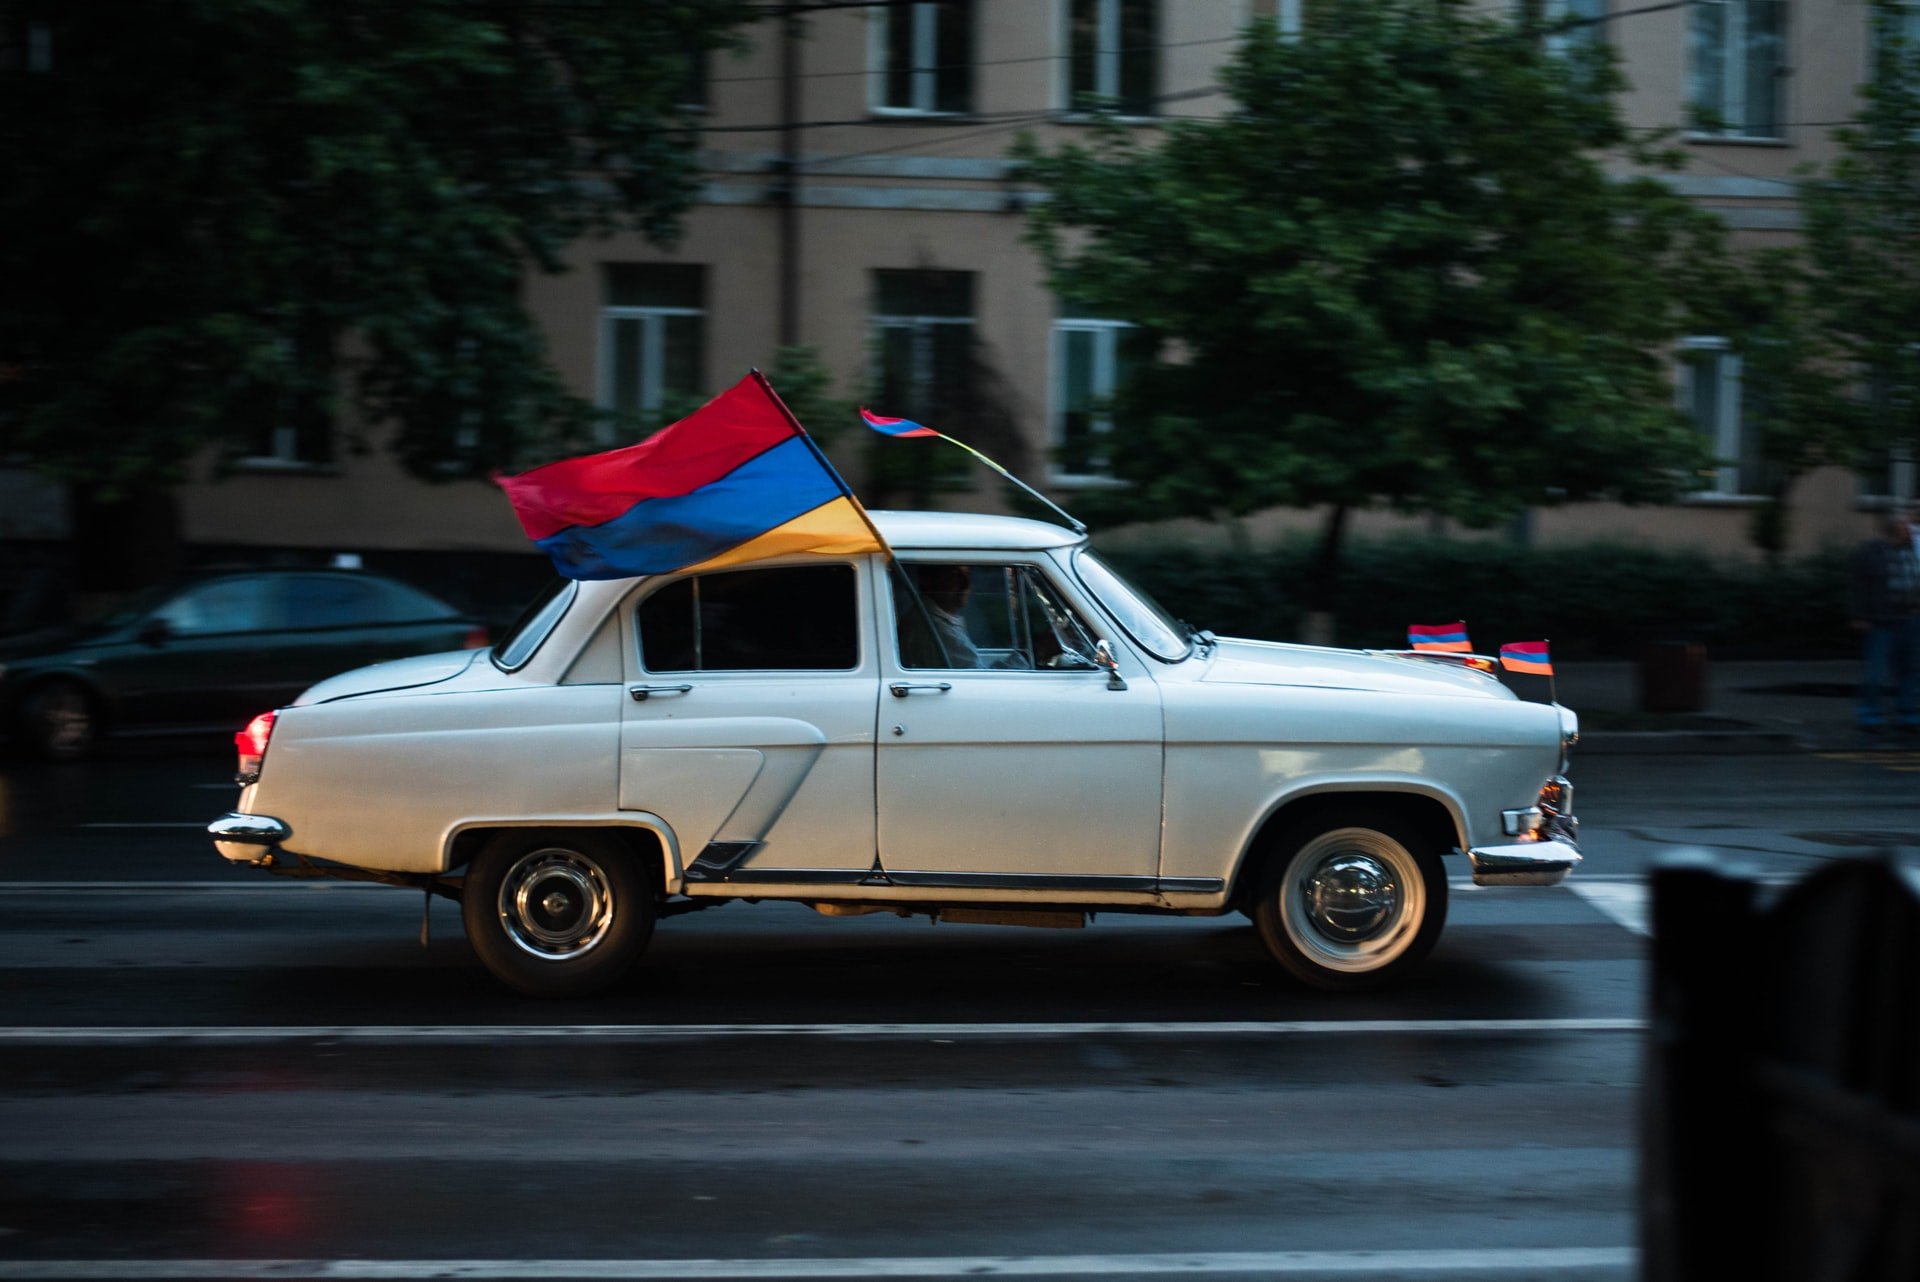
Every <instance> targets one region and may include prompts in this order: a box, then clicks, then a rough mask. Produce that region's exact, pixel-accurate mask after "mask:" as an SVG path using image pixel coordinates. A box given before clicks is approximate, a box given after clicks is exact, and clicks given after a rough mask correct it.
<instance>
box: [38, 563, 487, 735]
mask: <svg viewBox="0 0 1920 1282" xmlns="http://www.w3.org/2000/svg"><path fill="white" fill-rule="evenodd" d="M486 644H487V633H486V629H485V628H484V627H483V626H481V624H480V623H479V622H478V621H476V620H474V619H471V618H468V617H467V616H465V615H463V614H461V613H460V612H459V611H458V610H455V609H454V608H453V607H452V606H450V605H448V604H447V603H446V602H444V601H442V600H440V599H438V598H437V597H434V596H431V595H429V594H427V593H425V592H422V591H421V590H420V589H418V588H415V587H412V586H410V585H408V584H405V583H401V582H398V581H396V580H394V579H389V578H384V577H382V576H381V575H378V574H369V573H366V572H365V571H361V570H350V569H297V568H274V569H255V570H232V571H225V572H216V573H208V574H205V575H202V576H200V577H197V578H195V579H193V580H191V581H189V582H186V583H175V584H172V585H169V586H167V587H164V588H158V589H155V590H152V591H150V592H148V593H145V594H143V595H142V596H140V597H139V598H137V599H135V600H134V601H132V602H129V603H127V604H124V605H121V606H119V607H117V608H115V609H114V610H113V611H112V612H111V613H108V614H103V615H101V616H100V617H98V618H94V619H89V620H85V621H82V622H80V623H76V624H72V625H69V626H66V627H62V628H57V629H52V630H48V631H44V632H37V633H31V634H27V635H23V636H17V637H6V638H0V725H4V726H5V727H6V729H7V731H8V732H9V734H10V736H11V737H12V739H13V741H14V743H15V744H16V745H19V746H22V747H24V748H26V749H27V750H28V751H31V752H34V753H37V754H39V755H41V756H44V757H50V758H53V759H55V760H71V759H73V758H76V757H80V756H83V755H85V753H86V752H87V750H88V749H89V748H91V747H92V746H93V744H94V742H95V741H96V740H97V739H99V738H100V736H101V735H103V734H106V733H108V732H110V731H125V730H132V729H136V728H162V727H164V728H170V729H171V728H191V727H193V726H222V727H227V728H231V727H232V726H233V725H237V724H240V723H243V722H245V721H246V720H247V718H249V717H251V716H253V715H254V714H255V713H256V712H259V711H260V709H262V708H274V707H279V706H280V705H282V704H286V703H291V702H292V701H293V699H294V697H295V696H297V695H298V694H299V693H300V692H301V691H302V690H304V689H306V688H307V687H308V686H310V685H312V684H314V683H315V682H316V681H319V680H322V679H323V678H326V677H330V676H332V675H334V674H335V673H338V672H343V671H346V670H347V669H349V668H356V667H360V666H362V665H364V664H368V663H378V662H380V661H382V660H385V659H397V658H401V657H403V656H406V655H413V654H432V653H436V652H439V651H443V650H459V649H473V648H476V647H479V646H484V645H486Z"/></svg>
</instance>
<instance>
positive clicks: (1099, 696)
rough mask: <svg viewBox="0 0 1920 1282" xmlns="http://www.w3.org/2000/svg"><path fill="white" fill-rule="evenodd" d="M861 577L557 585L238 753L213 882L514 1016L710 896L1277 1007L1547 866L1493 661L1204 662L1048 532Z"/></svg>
mask: <svg viewBox="0 0 1920 1282" xmlns="http://www.w3.org/2000/svg"><path fill="white" fill-rule="evenodd" d="M872 516H873V519H874V521H875V523H876V525H877V526H878V529H879V530H880V532H881V533H882V534H883V535H884V537H885V539H886V541H887V543H888V544H889V545H890V547H891V552H892V555H891V556H889V555H886V554H881V553H867V554H859V555H848V556H823V555H804V556H793V557H785V558H779V559H775V560H771V561H761V562H755V563H752V564H747V565H742V566H733V567H729V568H726V569H722V570H715V571H709V572H705V573H698V572H688V573H677V574H664V575H657V576H653V577H647V578H637V579H614V580H604V581H592V582H574V581H571V580H560V581H556V582H555V583H554V585H553V588H552V590H551V592H550V593H548V594H547V595H545V596H544V597H543V598H542V599H540V600H539V601H537V602H536V603H535V605H534V607H532V608H530V609H529V611H528V612H527V614H526V615H525V616H524V617H523V619H522V620H521V621H520V622H519V623H518V624H516V625H515V626H514V628H513V629H512V630H511V631H510V632H509V633H508V634H507V635H505V636H503V637H502V638H501V639H500V641H499V642H498V643H497V644H496V645H494V646H493V647H492V649H490V650H488V651H486V652H484V653H480V652H475V653H453V654H439V655H431V656H424V657H419V658H413V659H404V660H400V661H397V662H393V663H386V664H381V665H379V666H378V667H373V668H366V669H362V670H360V671H357V672H350V673H346V674H344V675H341V676H337V677H334V678H332V679H331V680H328V681H323V682H321V683H320V684H319V685H317V686H315V687H314V688H312V689H311V690H308V691H307V692H306V693H305V694H303V695H301V696H300V697H299V698H298V699H296V700H295V701H294V702H293V703H292V704H291V705H289V706H287V707H283V708H279V709H276V710H274V711H272V712H268V713H264V714H262V715H261V716H259V717H257V718H255V720H254V721H253V722H252V723H251V724H250V725H249V726H248V728H247V729H246V730H245V731H244V732H242V734H241V735H240V736H239V741H240V753H241V763H240V764H241V774H240V782H241V784H242V788H241V792H240V798H239V804H238V806H237V807H236V809H235V810H234V812H233V813H231V814H228V815H226V816H224V817H222V818H220V819H218V820H216V821H215V822H214V823H213V824H212V825H211V827H210V832H211V834H212V836H213V837H214V839H215V846H216V848H217V849H218V851H219V852H220V854H221V855H223V856H224V857H225V858H227V859H229V860H232V861H234V862H237V863H243V864H251V865H255V866H257V867H259V868H262V869H265V870H267V871H269V872H274V873H282V874H287V875H292V876H340V877H348V878H354V879H361V880H375V881H383V882H388V883H392V884H395V885H400V886H412V887H416V888H425V889H427V890H428V891H430V892H437V893H440V894H443V895H447V896H449V897H453V898H457V899H458V900H459V902H460V904H461V912H462V920H463V923H464V925H465V928H466V932H467V935H468V938H469V940H470V941H471V943H472V946H473V949H474V951H475V953H476V954H477V955H478V956H479V958H480V960H481V961H482V963H484V965H485V966H486V967H487V968H488V969H489V970H491V971H492V972H493V973H494V974H495V975H496V976H498V977H499V978H500V979H501V980H503V981H504V982H505V983H507V984H508V985H510V986H512V987H513V988H516V989H519V990H520V991H522V992H526V993H531V994H539V995H567V994H581V993H589V992H593V991H597V990H599V989H602V988H604V987H605V986H607V985H608V984H610V983H612V982H614V981H615V980H616V979H617V978H618V977H620V976H621V975H622V974H623V973H624V972H626V971H627V970H628V969H629V967H630V966H632V964H633V963H634V961H635V959H636V958H638V957H639V956H640V955H641V953H642V950H643V949H644V948H645V947H646V945H647V942H648V939H649V937H650V935H651V933H652V931H653V929H654V924H655V921H656V919H658V918H662V917H668V916H672V915H675V914H677V913H681V912H686V911H689V910H692V909H695V908H701V907H710V906H713V905H714V904H715V903H716V902H720V901H727V900H754V901H757V900H789V901H798V902H801V903H805V904H809V905H811V906H812V907H814V908H815V909H817V910H818V911H820V912H821V913H824V914H828V915H833V916H840V915H853V914H861V913H873V912H892V913H898V914H902V915H908V914H924V915H928V916H931V917H934V918H936V919H938V920H942V921H956V922H991V923H1014V924H1030V925H1040V926H1060V925H1074V926H1077V925H1081V924H1083V923H1084V922H1086V921H1087V920H1088V919H1089V917H1090V916H1091V915H1092V914H1093V913H1095V912H1101V913H1117V912H1124V913H1160V914H1178V915H1188V916H1199V917H1208V916H1218V915H1222V914H1226V913H1231V912H1235V911H1239V912H1243V913H1245V914H1247V915H1248V916H1250V917H1251V918H1252V919H1253V921H1254V923H1255V924H1256V926H1257V928H1258V931H1259V934H1260V937H1261V938H1262V939H1263V940H1264V941H1265V944H1266V946H1267V948H1268V949H1269V950H1270V951H1271V953H1272V954H1273V956H1274V958H1275V959H1276V960H1277V961H1278V962H1279V964H1280V965H1281V966H1283V967H1284V968H1285V969H1286V970H1287V971H1288V972H1291V974H1293V975H1294V976H1296V977H1297V978H1299V979H1300V980H1303V981H1305V982H1306V983H1308V984H1311V985H1315V986H1318V987H1322V988H1329V989H1345V988H1359V987H1366V986H1370V985H1375V984H1380V983H1383V982H1385V981H1388V980H1391V979H1393V978H1395V977H1398V976H1401V975H1403V974H1405V973H1406V972H1407V971H1408V970H1409V969H1410V968H1412V967H1414V966H1415V965H1417V964H1418V963H1419V962H1420V960H1421V959H1422V958H1423V957H1424V956H1425V955H1426V954H1427V953H1428V951H1429V950H1430V949H1431V948H1432V946H1433V944H1434V941H1435V938H1436V937H1437V936H1438V934H1439V932H1440V929H1441V925H1442V923H1443V922H1444V920H1445V917H1446V910H1447V885H1448V874H1447V866H1448V864H1449V863H1455V862H1457V863H1460V864H1464V866H1465V867H1466V868H1467V869H1470V870H1471V874H1472V877H1473V880H1474V881H1475V882H1477V883H1480V884H1483V885H1551V884H1554V883H1556V882H1559V881H1561V880H1563V879H1564V878H1565V877H1566V876H1567V875H1568V873H1569V872H1570V871H1571V870H1572V869H1573V868H1574V866H1575V865H1576V864H1578V863H1579V862H1580V854H1579V850H1578V846H1577V841H1576V821H1575V819H1574V816H1573V813H1572V806H1571V803H1572V789H1571V786H1570V785H1569V783H1568V782H1567V780H1566V778H1565V776H1564V773H1563V772H1564V771H1565V769H1566V766H1567V755H1568V753H1569V751H1570V749H1571V747H1572V745H1573V743H1574V740H1575V739H1576V738H1577V734H1578V723H1577V720H1576V718H1575V716H1574V714H1573V713H1572V712H1571V711H1569V710H1567V709H1565V708H1562V707H1560V706H1558V705H1556V704H1551V703H1540V702H1528V701H1522V700H1520V699H1518V698H1516V697H1515V696H1514V694H1513V693H1511V692H1510V691H1509V690H1508V689H1507V688H1506V687H1505V686H1503V685H1502V684H1501V683H1500V682H1499V681H1498V680H1497V679H1496V677H1495V676H1494V675H1492V673H1491V671H1490V670H1491V668H1492V663H1491V661H1490V660H1487V659H1484V658H1481V657H1478V656H1473V655H1459V654H1431V653H1388V652H1371V651H1358V650H1339V649H1328V648H1317V647H1311V646H1303V645H1288V644H1275V643H1264V642H1255V641H1240V640H1228V639H1223V638H1217V637H1214V636H1212V635H1211V634H1209V633H1206V632H1196V631H1194V630H1192V629H1190V628H1188V627H1187V626H1186V625H1184V624H1182V623H1180V622H1178V621H1177V620H1175V619H1174V618H1172V617H1170V616H1169V615H1168V614H1166V613H1165V612H1164V611H1163V610H1162V609H1160V608H1159V607H1158V606H1156V605H1155V604H1154V603H1153V602H1152V601H1151V600H1149V599H1148V598H1147V597H1145V596H1143V595H1142V594H1141V593H1139V592H1137V591H1135V590H1134V589H1133V588H1132V587H1130V586H1129V585H1128V584H1127V583H1126V582H1125V581H1124V580H1123V579H1122V578H1121V577H1120V576H1119V575H1118V574H1116V573H1115V572H1114V570H1113V569H1112V568H1111V567H1110V566H1109V565H1108V564H1107V563H1106V562H1105V561H1103V560H1102V559H1101V558H1100V557H1099V555H1097V554H1096V553H1095V552H1094V551H1093V550H1092V548H1091V547H1090V546H1089V545H1088V541H1087V539H1086V538H1085V537H1084V536H1082V535H1080V534H1078V533H1074V532H1070V531H1068V530H1066V529H1063V528H1060V527H1058V526H1054V525H1050V524H1044V523H1041V522H1037V521H1030V520H1024V519H1018V518H1010V517H985V516H970V515H957V514H936V513H887V512H876V513H873V514H872Z"/></svg>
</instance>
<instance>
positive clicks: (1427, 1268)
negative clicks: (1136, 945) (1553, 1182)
mask: <svg viewBox="0 0 1920 1282" xmlns="http://www.w3.org/2000/svg"><path fill="white" fill-rule="evenodd" d="M1638 1261H1639V1253H1638V1252H1637V1251H1635V1250H1634V1249H1633V1248H1632V1247H1626V1246H1618V1247H1604V1246H1602V1247H1579V1246H1573V1247H1491V1248H1485V1249H1476V1250H1428V1251H1195V1252H1191V1253H1185V1254H1183V1253H1178V1252H1169V1253H1162V1254H1153V1255H1027V1256H1020V1255H997V1256H996V1255H983V1256H906V1257H895V1258H863V1259H796V1260H756V1259H739V1260H699V1259H691V1260H0V1279H6V1280H8V1282H12V1280H14V1279H22V1280H25V1279H35V1280H39V1279H49V1280H51V1279H62V1278H90V1279H99V1280H100V1282H123V1280H125V1282H146V1280H147V1279H160V1278H323V1279H330V1278H365V1279H376V1278H391V1279H412V1278H530V1279H538V1278H632V1279H644V1280H648V1282H651V1280H655V1279H658V1280H660V1282H665V1280H666V1279H672V1278H794V1279H802V1278H945V1277H1001V1278H1014V1277H1064V1276H1076V1275H1085V1276H1091V1277H1111V1276H1113V1275H1115V1274H1135V1275H1139V1274H1154V1275H1161V1274H1183V1273H1253V1274H1259V1275H1262V1276H1266V1277H1288V1276H1293V1275H1298V1274H1326V1273H1355V1274H1377V1275H1390V1274H1394V1273H1400V1272H1417V1273H1419V1274H1421V1275H1423V1276H1426V1275H1432V1274H1449V1273H1464V1274H1468V1275H1473V1276H1484V1275H1488V1274H1512V1273H1519V1274H1524V1275H1531V1276H1535V1277H1538V1276H1540V1275H1541V1274H1542V1273H1543V1272H1545V1271H1548V1270H1551V1271H1556V1272H1557V1271H1563V1270H1575V1269H1581V1270H1587V1269H1621V1270H1631V1269H1633V1268H1635V1267H1636V1266H1637V1264H1638Z"/></svg>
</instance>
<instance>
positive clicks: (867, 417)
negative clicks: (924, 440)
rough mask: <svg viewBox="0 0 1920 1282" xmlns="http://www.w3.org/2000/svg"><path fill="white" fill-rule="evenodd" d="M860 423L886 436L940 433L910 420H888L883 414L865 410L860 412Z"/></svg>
mask: <svg viewBox="0 0 1920 1282" xmlns="http://www.w3.org/2000/svg"><path fill="white" fill-rule="evenodd" d="M860 421H861V422H862V423H865V424H866V425H867V426H868V427H870V428H872V429H873V430H874V431H876V432H879V433H882V434H883V435H886V436H899V437H909V436H938V435H940V433H938V432H936V431H934V430H933V429H932V428H930V427H923V426H921V425H920V424H918V423H916V422H914V421H913V420H912V419H910V418H888V417H887V416H886V415H884V414H874V413H872V412H870V411H868V410H866V409H864V408H863V409H861V411H860Z"/></svg>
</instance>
